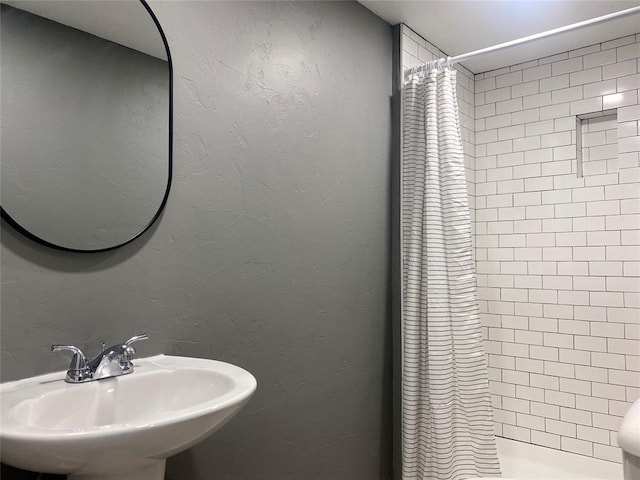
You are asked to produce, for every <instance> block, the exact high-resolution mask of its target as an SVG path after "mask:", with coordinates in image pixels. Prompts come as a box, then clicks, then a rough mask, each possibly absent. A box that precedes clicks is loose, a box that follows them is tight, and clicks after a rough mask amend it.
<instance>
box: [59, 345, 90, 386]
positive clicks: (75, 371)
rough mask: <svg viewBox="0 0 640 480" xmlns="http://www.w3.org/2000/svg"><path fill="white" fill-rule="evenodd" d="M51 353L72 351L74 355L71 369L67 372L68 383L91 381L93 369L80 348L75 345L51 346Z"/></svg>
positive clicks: (70, 365)
mask: <svg viewBox="0 0 640 480" xmlns="http://www.w3.org/2000/svg"><path fill="white" fill-rule="evenodd" d="M51 351H52V352H63V351H70V352H72V353H73V357H72V358H71V363H70V364H69V369H68V370H67V378H66V381H67V382H69V383H79V382H82V381H87V380H89V379H91V369H90V368H89V364H88V363H87V357H86V356H85V354H84V353H82V350H80V349H79V348H78V347H74V346H73V345H51Z"/></svg>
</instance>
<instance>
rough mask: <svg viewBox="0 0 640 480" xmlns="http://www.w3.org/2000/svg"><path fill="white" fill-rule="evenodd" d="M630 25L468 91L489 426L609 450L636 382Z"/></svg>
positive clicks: (639, 181)
mask: <svg viewBox="0 0 640 480" xmlns="http://www.w3.org/2000/svg"><path fill="white" fill-rule="evenodd" d="M638 37H640V35H638V36H629V37H625V38H622V39H618V40H616V41H613V42H607V43H603V44H598V45H593V46H591V47H588V48H587V49H581V51H582V52H583V54H580V52H577V51H576V52H567V53H565V54H562V55H560V56H554V57H553V58H543V59H539V60H536V61H533V62H528V63H527V64H526V66H525V67H523V66H522V65H515V66H512V67H510V68H508V69H500V70H499V71H494V72H485V73H483V74H479V75H476V92H480V93H479V94H476V95H475V97H474V98H475V102H476V104H475V105H476V119H482V120H481V121H478V120H476V122H475V125H476V137H475V139H476V153H477V158H476V163H475V167H476V171H475V178H476V189H475V192H476V230H475V231H476V235H477V239H476V260H477V265H478V287H479V299H480V308H481V312H482V314H481V316H482V321H483V326H484V330H485V341H486V344H487V352H488V358H489V365H490V367H491V368H492V376H491V378H492V381H491V384H490V389H491V392H492V395H493V396H494V398H493V405H494V407H495V408H496V411H497V412H499V414H498V415H496V418H495V421H496V432H497V434H498V435H501V436H504V437H508V438H512V439H516V440H522V441H527V442H531V443H535V444H538V445H543V446H547V447H551V448H556V449H560V450H566V451H569V452H574V453H579V454H582V455H589V456H593V457H596V458H601V459H605V460H611V461H616V462H619V461H620V460H621V453H620V449H619V448H617V444H616V441H615V438H616V432H617V429H618V428H619V426H620V422H621V421H622V417H623V416H624V414H625V412H626V410H627V409H628V408H629V406H630V405H631V403H632V402H633V401H634V400H636V399H637V398H638V394H639V392H640V341H639V340H638V339H639V337H640V309H639V308H638V307H639V306H640V304H639V301H640V298H639V297H640V263H639V261H640V154H639V150H640V136H639V134H640V108H639V105H638V89H639V88H640V75H638V68H639V63H640V60H638V57H640V38H638ZM479 86H480V88H479ZM603 110H606V111H607V112H606V113H607V115H605V116H599V117H593V118H588V117H589V115H587V118H583V119H582V120H581V125H580V124H577V123H576V115H580V116H583V115H585V114H591V113H596V112H602V111H603ZM611 110H614V111H613V112H611ZM577 125H578V127H579V128H580V130H581V131H576V130H577ZM578 135H579V136H580V138H577V136H578ZM578 140H580V141H578ZM577 145H578V146H579V148H580V150H581V152H580V153H581V154H582V162H583V174H584V177H582V178H579V177H578V175H577V173H578V164H577V155H578V153H579V152H578V151H577V149H576V146H577ZM525 279H526V280H525Z"/></svg>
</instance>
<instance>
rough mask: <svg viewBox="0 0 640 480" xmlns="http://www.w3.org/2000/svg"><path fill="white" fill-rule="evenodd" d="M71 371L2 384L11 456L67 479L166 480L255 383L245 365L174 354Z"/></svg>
mask: <svg viewBox="0 0 640 480" xmlns="http://www.w3.org/2000/svg"><path fill="white" fill-rule="evenodd" d="M64 377H65V372H58V373H52V374H48V375H42V376H38V377H33V378H27V379H24V380H19V381H17V382H8V383H3V384H1V385H0V453H1V455H2V461H3V462H4V463H6V464H8V465H12V466H14V467H18V468H24V469H27V470H34V471H37V472H42V473H60V474H67V475H69V480H106V479H110V480H162V479H163V478H164V468H165V462H166V459H167V458H168V457H170V456H172V455H175V454H176V453H179V452H181V451H183V450H186V449H187V448H189V447H191V446H193V445H194V444H196V443H198V442H199V441H200V440H202V439H204V438H206V437H208V436H209V435H211V434H212V433H213V432H214V431H215V430H217V429H218V428H220V427H221V426H222V425H223V424H224V423H226V422H227V421H228V420H229V419H231V417H233V415H235V414H236V413H237V412H238V410H240V408H242V406H243V405H244V404H245V403H246V402H247V401H248V400H249V397H251V395H252V394H253V392H254V391H255V389H256V380H255V378H254V377H253V375H251V374H250V373H249V372H247V371H245V370H243V369H242V368H239V367H236V366H234V365H230V364H228V363H224V362H218V361H215V360H206V359H199V358H190V357H174V356H168V355H157V356H155V357H148V358H141V359H137V360H136V361H135V371H134V372H133V373H132V374H131V375H125V376H120V377H115V378H108V379H105V380H99V381H95V382H89V383H83V384H68V383H65V382H64Z"/></svg>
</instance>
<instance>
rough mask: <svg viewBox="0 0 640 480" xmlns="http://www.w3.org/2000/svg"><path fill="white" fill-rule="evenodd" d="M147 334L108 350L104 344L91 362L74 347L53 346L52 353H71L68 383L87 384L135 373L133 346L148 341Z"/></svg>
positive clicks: (66, 380)
mask: <svg viewBox="0 0 640 480" xmlns="http://www.w3.org/2000/svg"><path fill="white" fill-rule="evenodd" d="M148 338H149V336H148V335H147V334H146V333H142V334H140V335H136V336H135V337H131V338H130V339H129V340H127V341H126V342H124V343H119V344H116V345H113V346H111V347H108V348H104V346H105V344H104V343H103V344H102V349H103V350H102V352H101V353H100V354H98V356H96V358H94V359H93V360H91V361H88V360H87V357H86V355H85V354H84V353H83V352H82V350H80V349H79V348H78V347H74V346H73V345H51V351H52V352H60V351H65V350H66V351H70V352H72V353H73V357H72V358H71V364H70V365H69V369H68V370H67V377H66V378H65V382H67V383H85V382H92V381H94V380H101V379H103V378H111V377H119V376H120V375H127V374H129V373H132V372H133V357H134V355H135V353H136V351H135V349H134V348H133V346H132V345H131V344H132V343H134V342H137V341H139V340H146V339H148Z"/></svg>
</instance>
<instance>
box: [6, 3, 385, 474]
mask: <svg viewBox="0 0 640 480" xmlns="http://www.w3.org/2000/svg"><path fill="white" fill-rule="evenodd" d="M151 6H152V7H153V9H154V10H155V12H156V14H157V16H158V18H159V20H160V22H161V23H162V25H163V27H164V29H165V32H166V34H167V36H168V38H169V43H170V46H171V49H172V54H173V58H174V75H175V89H174V92H175V125H174V139H175V147H174V162H175V170H174V173H175V180H174V184H173V190H172V193H171V196H170V197H169V202H168V204H167V208H166V210H165V212H164V214H163V215H162V217H161V218H160V219H159V222H158V223H157V224H156V225H155V226H154V227H153V228H152V229H151V231H149V232H147V233H146V234H145V235H144V236H143V237H141V238H140V239H138V240H137V241H135V242H133V244H130V245H128V246H126V247H124V248H122V249H118V250H116V251H114V252H110V253H105V254H90V255H82V254H68V253H62V252H57V251H53V250H48V249H45V248H42V247H40V246H38V245H36V244H33V243H31V242H30V241H29V240H27V239H25V238H22V237H21V236H20V235H18V234H17V233H15V232H13V231H12V230H11V229H10V227H7V226H6V225H3V227H2V228H3V229H2V252H1V253H2V278H3V284H2V352H1V353H2V379H3V380H4V381H6V380H11V379H16V378H19V377H23V376H28V375H33V374H37V373H43V372H49V371H52V370H57V369H63V368H65V366H66V363H67V359H66V358H65V357H63V356H58V355H54V354H51V353H50V352H49V351H48V347H49V345H50V344H51V343H54V342H71V343H76V344H79V345H81V346H84V347H86V348H87V349H88V350H90V351H93V352H95V351H97V350H98V345H99V340H101V339H103V338H104V339H107V340H115V339H120V338H124V337H126V336H127V335H129V334H133V333H139V332H142V331H148V333H149V334H150V335H151V338H152V340H150V341H149V342H147V343H146V344H144V343H143V344H140V349H139V352H140V354H141V355H149V354H154V353H159V352H165V353H169V354H180V355H192V356H201V357H208V358H216V359H220V360H224V361H229V362H232V363H235V364H238V365H240V366H242V367H244V368H246V369H248V370H249V371H251V372H252V373H253V374H254V375H255V376H256V377H257V379H258V390H257V392H256V394H255V396H254V397H253V399H252V400H251V402H250V403H249V404H248V405H247V406H246V407H245V408H244V410H243V411H242V412H241V413H240V414H239V415H238V416H237V417H236V418H235V419H234V420H232V421H231V423H229V424H228V425H227V426H226V427H225V428H224V429H222V430H221V431H220V432H218V433H216V434H215V435H214V436H213V437H212V438H211V439H209V440H207V441H205V442H203V443H202V444H201V445H199V446H197V447H195V448H193V449H192V450H190V451H188V452H187V453H184V454H182V455H180V456H178V457H176V458H174V459H172V460H171V461H170V462H169V464H168V471H167V478H171V479H174V480H196V479H202V480H205V479H206V480H209V479H215V480H225V479H229V480H230V479H233V480H239V479H252V480H254V479H265V480H284V479H296V480H311V479H326V480H342V479H344V480H360V479H362V480H372V479H386V478H389V477H390V469H391V467H390V464H391V462H390V460H391V408H390V402H391V382H390V372H391V369H390V362H391V355H390V325H389V323H390V322H389V315H388V310H389V309H388V283H389V282H388V279H389V269H388V258H389V196H390V195H389V183H390V180H389V170H390V168H389V163H390V161H389V157H390V154H389V150H390V131H391V129H390V96H391V63H392V60H391V57H392V55H391V49H392V45H391V44H392V41H391V30H390V27H389V26H388V25H387V24H386V23H384V22H383V21H381V20H380V19H378V18H377V17H375V16H374V15H373V14H371V13H370V12H369V11H367V10H365V9H364V8H363V7H362V6H360V5H359V4H357V3H355V2H337V3H333V2H297V3H293V4H290V3H283V2H255V3H248V2H156V1H152V2H151ZM143 400H144V399H141V401H143Z"/></svg>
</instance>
